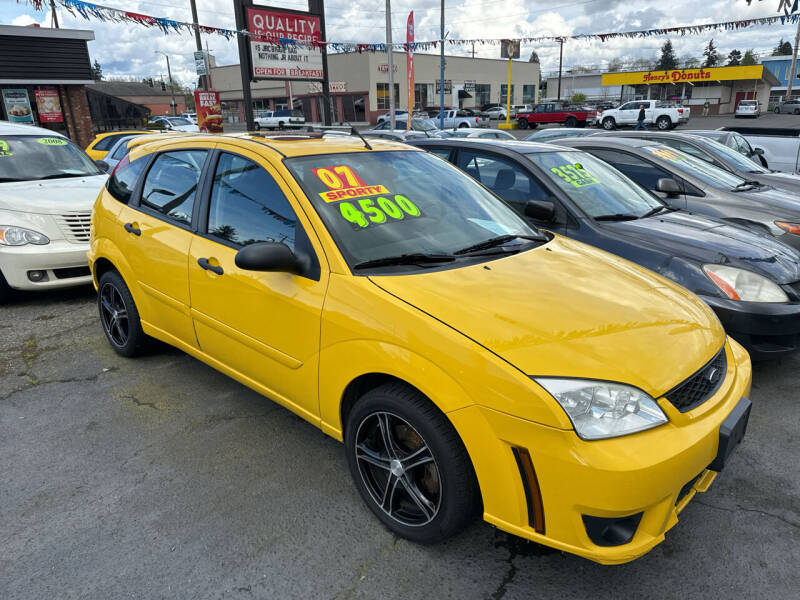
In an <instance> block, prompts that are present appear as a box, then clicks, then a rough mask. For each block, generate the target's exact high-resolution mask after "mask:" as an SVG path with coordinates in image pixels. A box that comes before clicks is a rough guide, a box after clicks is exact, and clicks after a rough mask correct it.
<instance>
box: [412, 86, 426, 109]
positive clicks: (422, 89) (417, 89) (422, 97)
mask: <svg viewBox="0 0 800 600" xmlns="http://www.w3.org/2000/svg"><path fill="white" fill-rule="evenodd" d="M423 106H428V84H427V83H415V84H414V108H422V107H423Z"/></svg>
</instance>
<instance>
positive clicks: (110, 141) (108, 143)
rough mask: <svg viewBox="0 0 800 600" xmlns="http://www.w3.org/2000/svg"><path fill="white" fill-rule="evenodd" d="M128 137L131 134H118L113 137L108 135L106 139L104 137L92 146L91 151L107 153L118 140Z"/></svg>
mask: <svg viewBox="0 0 800 600" xmlns="http://www.w3.org/2000/svg"><path fill="white" fill-rule="evenodd" d="M129 135H131V134H130V133H118V134H115V135H109V136H107V137H104V138H103V139H102V140H100V141H99V142H97V143H96V144H95V145H94V146H92V150H100V151H101V152H108V151H109V150H111V148H112V146H113V145H114V144H116V143H117V142H118V141H119V139H120V138H124V137H126V136H129Z"/></svg>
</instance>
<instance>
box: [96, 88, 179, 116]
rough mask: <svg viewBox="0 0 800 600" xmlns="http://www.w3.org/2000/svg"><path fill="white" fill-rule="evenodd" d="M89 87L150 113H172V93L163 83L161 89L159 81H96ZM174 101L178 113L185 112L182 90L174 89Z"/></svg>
mask: <svg viewBox="0 0 800 600" xmlns="http://www.w3.org/2000/svg"><path fill="white" fill-rule="evenodd" d="M90 89H93V90H95V91H98V92H101V93H103V94H106V95H107V96H114V97H115V98H122V99H123V100H126V101H128V102H132V103H133V104H138V105H140V106H144V107H145V108H147V109H149V110H150V113H151V114H152V115H171V114H172V109H171V108H170V102H171V100H172V94H171V93H170V91H169V86H166V85H165V86H164V88H163V89H162V87H161V82H159V81H154V82H153V85H150V84H149V83H141V82H138V81H98V82H95V83H93V84H92V85H91V87H90ZM175 103H176V111H177V113H178V114H181V113H183V112H186V102H185V100H184V97H183V92H182V91H178V90H175Z"/></svg>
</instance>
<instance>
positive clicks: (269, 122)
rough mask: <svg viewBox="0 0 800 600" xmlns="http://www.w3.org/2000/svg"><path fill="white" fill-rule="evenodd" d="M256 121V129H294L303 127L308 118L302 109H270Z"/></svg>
mask: <svg viewBox="0 0 800 600" xmlns="http://www.w3.org/2000/svg"><path fill="white" fill-rule="evenodd" d="M253 120H254V121H255V126H256V131H258V130H260V129H271V130H275V129H294V128H298V127H302V126H303V125H305V123H306V118H305V117H304V116H303V111H301V110H288V109H284V110H268V111H265V112H264V113H263V114H262V115H261V116H259V117H258V118H256V119H253Z"/></svg>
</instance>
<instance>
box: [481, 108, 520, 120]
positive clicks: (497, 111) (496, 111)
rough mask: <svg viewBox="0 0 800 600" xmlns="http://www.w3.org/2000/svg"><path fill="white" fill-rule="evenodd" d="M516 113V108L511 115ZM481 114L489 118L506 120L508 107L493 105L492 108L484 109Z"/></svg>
mask: <svg viewBox="0 0 800 600" xmlns="http://www.w3.org/2000/svg"><path fill="white" fill-rule="evenodd" d="M514 115H515V113H514V110H513V109H512V110H511V117H512V118H513V117H514ZM481 116H484V117H486V118H487V119H498V120H505V118H506V107H505V106H492V107H491V108H489V109H487V110H484V111H483V112H481Z"/></svg>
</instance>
